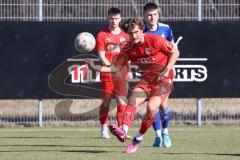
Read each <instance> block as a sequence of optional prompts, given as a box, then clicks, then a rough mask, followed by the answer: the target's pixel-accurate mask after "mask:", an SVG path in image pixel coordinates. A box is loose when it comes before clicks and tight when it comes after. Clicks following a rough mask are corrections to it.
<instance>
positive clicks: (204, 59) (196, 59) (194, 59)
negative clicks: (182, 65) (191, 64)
mask: <svg viewBox="0 0 240 160" xmlns="http://www.w3.org/2000/svg"><path fill="white" fill-rule="evenodd" d="M207 60H208V59H207V58H178V61H207Z"/></svg>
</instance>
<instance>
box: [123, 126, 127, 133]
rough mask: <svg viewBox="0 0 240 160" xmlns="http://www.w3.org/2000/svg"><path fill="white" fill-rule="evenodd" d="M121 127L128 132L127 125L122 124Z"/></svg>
mask: <svg viewBox="0 0 240 160" xmlns="http://www.w3.org/2000/svg"><path fill="white" fill-rule="evenodd" d="M122 129H123V130H124V131H125V132H126V133H128V126H127V125H125V124H124V125H123V126H122Z"/></svg>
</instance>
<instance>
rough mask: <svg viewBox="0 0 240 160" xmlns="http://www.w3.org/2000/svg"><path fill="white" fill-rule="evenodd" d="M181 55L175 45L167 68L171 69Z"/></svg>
mask: <svg viewBox="0 0 240 160" xmlns="http://www.w3.org/2000/svg"><path fill="white" fill-rule="evenodd" d="M179 55H180V53H179V50H178V49H177V48H176V47H174V48H173V50H172V54H171V56H170V58H169V61H168V64H167V66H166V68H168V69H169V70H170V69H172V68H173V66H174V64H175V63H176V62H177V59H178V57H179Z"/></svg>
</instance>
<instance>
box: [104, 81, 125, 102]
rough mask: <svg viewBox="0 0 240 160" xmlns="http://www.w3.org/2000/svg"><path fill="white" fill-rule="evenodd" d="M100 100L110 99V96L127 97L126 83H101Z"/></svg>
mask: <svg viewBox="0 0 240 160" xmlns="http://www.w3.org/2000/svg"><path fill="white" fill-rule="evenodd" d="M101 89H102V98H107V99H110V98H112V96H122V97H127V94H128V81H127V80H124V81H123V80H119V81H101Z"/></svg>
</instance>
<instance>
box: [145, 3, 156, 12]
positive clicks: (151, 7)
mask: <svg viewBox="0 0 240 160" xmlns="http://www.w3.org/2000/svg"><path fill="white" fill-rule="evenodd" d="M155 9H157V10H158V5H156V4H155V3H152V2H149V3H147V4H145V5H144V7H143V11H144V12H146V11H152V10H155Z"/></svg>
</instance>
